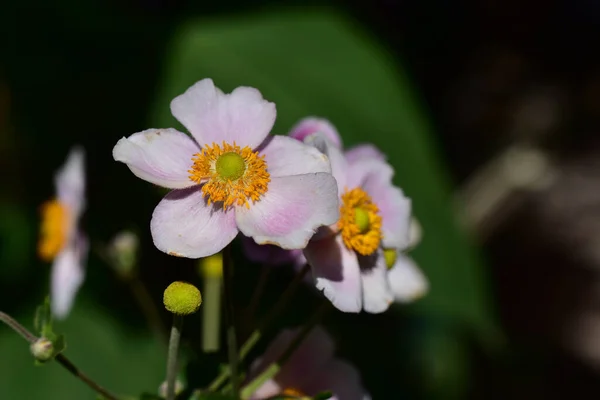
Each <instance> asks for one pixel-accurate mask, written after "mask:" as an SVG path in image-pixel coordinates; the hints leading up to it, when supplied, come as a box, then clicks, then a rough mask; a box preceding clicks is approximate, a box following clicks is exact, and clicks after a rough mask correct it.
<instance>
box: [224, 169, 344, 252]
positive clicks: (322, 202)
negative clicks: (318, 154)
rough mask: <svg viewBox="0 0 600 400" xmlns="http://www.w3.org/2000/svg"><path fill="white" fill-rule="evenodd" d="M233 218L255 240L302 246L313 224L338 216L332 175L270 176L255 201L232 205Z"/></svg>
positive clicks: (311, 231) (289, 248)
mask: <svg viewBox="0 0 600 400" xmlns="http://www.w3.org/2000/svg"><path fill="white" fill-rule="evenodd" d="M235 218H236V221H237V225H238V227H239V229H240V231H241V232H242V233H243V234H244V235H246V236H250V237H252V238H253V239H254V241H255V242H256V243H258V244H275V245H278V246H279V247H282V248H284V249H288V250H292V249H302V248H304V247H306V243H308V241H309V240H310V238H311V237H312V236H313V235H314V233H315V231H316V230H317V228H319V227H320V226H323V225H329V224H332V223H334V222H335V221H337V220H338V218H339V207H338V195H337V188H336V185H335V179H333V176H331V175H330V174H327V173H324V172H318V173H315V174H305V175H294V176H285V177H278V178H273V179H271V182H269V189H268V190H267V192H266V193H265V194H264V196H263V197H262V198H261V199H260V200H259V201H256V202H255V203H253V204H251V205H250V207H249V208H246V207H236V209H235Z"/></svg>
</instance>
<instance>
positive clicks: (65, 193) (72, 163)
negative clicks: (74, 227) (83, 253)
mask: <svg viewBox="0 0 600 400" xmlns="http://www.w3.org/2000/svg"><path fill="white" fill-rule="evenodd" d="M54 184H55V185H56V192H57V197H58V200H59V201H60V202H61V203H63V204H65V205H67V206H68V207H69V210H71V212H72V213H73V219H74V220H77V219H78V218H79V215H80V214H81V212H82V211H83V208H84V207H85V152H84V150H83V148H82V147H80V146H76V147H73V148H72V149H71V151H70V152H69V155H68V156H67V161H66V162H65V164H64V165H63V166H62V167H61V168H60V169H59V170H58V171H57V172H56V175H55V176H54Z"/></svg>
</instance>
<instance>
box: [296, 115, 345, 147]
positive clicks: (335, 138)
mask: <svg viewBox="0 0 600 400" xmlns="http://www.w3.org/2000/svg"><path fill="white" fill-rule="evenodd" d="M317 132H320V133H322V134H324V135H325V136H326V137H327V139H329V140H330V141H331V142H332V143H333V144H334V145H335V146H337V147H342V138H341V137H340V134H339V133H338V131H337V129H335V126H333V124H332V123H331V122H329V121H328V120H326V119H324V118H317V117H307V118H304V119H302V120H300V121H299V122H298V123H297V124H296V125H294V126H293V127H292V129H291V130H290V133H289V136H290V137H292V138H294V139H296V140H299V141H301V142H303V141H304V138H306V137H307V136H309V135H311V134H313V133H317Z"/></svg>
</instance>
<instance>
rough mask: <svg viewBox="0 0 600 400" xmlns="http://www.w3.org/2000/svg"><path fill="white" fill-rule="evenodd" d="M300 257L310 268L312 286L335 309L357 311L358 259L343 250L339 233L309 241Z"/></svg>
mask: <svg viewBox="0 0 600 400" xmlns="http://www.w3.org/2000/svg"><path fill="white" fill-rule="evenodd" d="M304 256H305V257H306V259H307V261H308V263H309V264H310V266H311V267H312V271H313V277H314V278H315V282H316V287H317V289H319V290H322V291H323V294H324V295H325V297H327V298H328V299H329V301H331V303H332V304H333V305H334V306H335V307H336V308H337V309H339V310H341V311H344V312H355V313H357V312H360V310H361V308H362V292H361V277H360V267H359V265H358V259H357V258H356V255H355V254H354V252H353V251H350V250H348V249H346V247H345V246H344V244H343V243H342V238H341V236H339V235H338V236H331V237H329V238H325V239H322V240H318V241H311V242H310V243H309V244H308V246H307V247H306V249H304Z"/></svg>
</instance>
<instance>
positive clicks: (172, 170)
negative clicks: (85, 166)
mask: <svg viewBox="0 0 600 400" xmlns="http://www.w3.org/2000/svg"><path fill="white" fill-rule="evenodd" d="M199 151H200V150H199V148H198V145H197V144H196V143H194V141H193V140H192V139H191V138H190V137H189V136H188V135H186V134H184V133H181V132H179V131H177V130H175V129H172V128H169V129H148V130H145V131H142V132H138V133H134V134H133V135H131V136H129V137H128V138H122V139H120V140H119V141H118V142H117V144H116V145H115V147H114V148H113V158H114V159H115V160H116V161H121V162H123V163H125V164H127V166H128V167H129V169H130V170H131V172H133V174H134V175H135V176H137V177H138V178H141V179H143V180H145V181H148V182H150V183H153V184H155V185H158V186H162V187H165V188H169V189H183V188H186V187H191V186H194V185H195V184H196V183H195V182H193V181H192V180H191V179H190V177H189V176H190V174H189V172H188V170H189V169H190V167H191V166H192V164H193V161H192V156H193V155H194V154H195V153H198V152H199Z"/></svg>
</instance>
